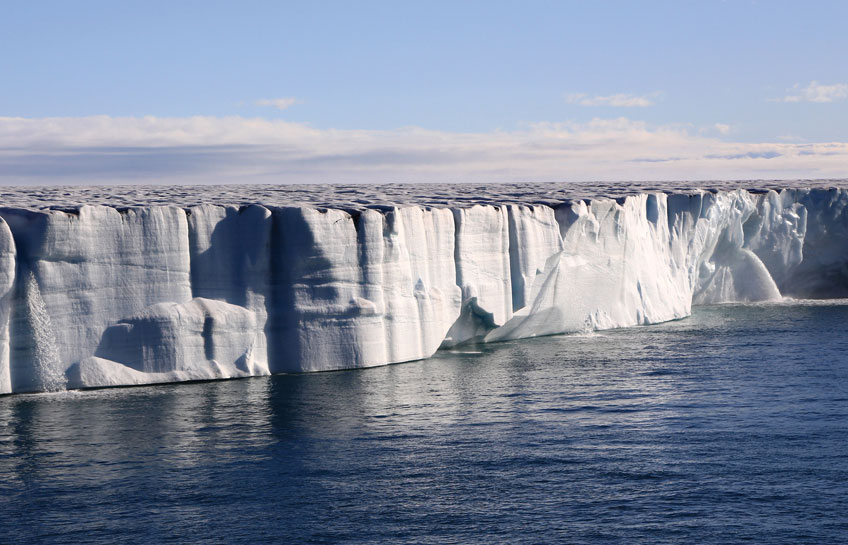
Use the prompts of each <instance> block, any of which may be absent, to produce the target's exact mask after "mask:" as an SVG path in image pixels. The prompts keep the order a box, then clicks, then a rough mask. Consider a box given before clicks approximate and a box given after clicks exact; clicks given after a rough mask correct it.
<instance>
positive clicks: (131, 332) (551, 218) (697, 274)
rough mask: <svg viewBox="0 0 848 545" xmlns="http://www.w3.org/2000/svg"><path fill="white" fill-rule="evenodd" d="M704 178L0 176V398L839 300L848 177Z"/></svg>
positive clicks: (404, 357) (426, 352)
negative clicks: (326, 180)
mask: <svg viewBox="0 0 848 545" xmlns="http://www.w3.org/2000/svg"><path fill="white" fill-rule="evenodd" d="M701 185H704V186H705V187H708V188H709V189H697V188H696V184H653V185H650V186H649V185H646V184H627V185H625V184H620V185H603V186H601V185H587V184H513V185H497V184H495V185H487V186H478V185H453V186H447V185H433V186H404V185H385V186H372V187H364V186H240V187H236V186H233V187H228V188H221V187H217V188H209V187H181V188H155V187H131V188H130V187H126V188H120V187H118V188H114V187H113V188H95V187H88V188H61V189H60V188H41V189H40V190H32V189H26V190H25V189H7V190H6V191H5V193H4V194H3V198H4V201H5V202H4V206H5V207H4V208H2V209H0V218H2V220H0V296H2V299H0V393H17V392H38V391H54V390H60V389H67V388H92V387H106V386H122V385H135V384H149V383H163V382H179V381H189V380H207V379H221V378H234V377H246V376H255V375H267V374H272V373H280V372H309V371H327V370H335V369H348V368H358V367H370V366H378V365H385V364H389V363H398V362H407V361H413V360H419V359H423V358H428V357H430V356H432V355H433V354H434V353H435V352H436V350H438V349H439V348H440V347H453V346H457V345H461V344H463V343H488V342H496V341H501V340H509V339H521V338H528V337H535V336H540V335H553V334H560V333H570V332H582V331H589V330H596V329H610V328H618V327H626V326H634V325H646V324H654V323H659V322H664V321H668V320H674V319H679V318H683V317H685V316H688V315H689V314H690V312H691V309H692V305H698V304H713V303H723V302H757V301H772V300H781V299H783V298H841V297H846V296H848V212H846V205H848V181H832V180H831V181H819V182H816V181H798V182H759V183H758V182H747V183H745V184H739V183H736V184H731V183H727V182H725V183H715V184H701ZM742 186H744V187H745V188H746V189H740V188H739V187H742ZM163 203H170V204H167V205H165V204H163Z"/></svg>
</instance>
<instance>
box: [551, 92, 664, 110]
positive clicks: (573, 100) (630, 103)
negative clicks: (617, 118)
mask: <svg viewBox="0 0 848 545" xmlns="http://www.w3.org/2000/svg"><path fill="white" fill-rule="evenodd" d="M661 94H662V93H661V92H659V91H655V92H653V93H650V94H647V95H641V96H640V95H628V94H624V93H618V94H615V95H606V96H600V95H595V96H590V95H588V94H586V93H571V94H568V95H565V101H566V102H567V103H569V104H578V105H580V106H612V107H614V108H646V107H648V106H653V105H654V104H655V103H656V99H658V98H659V97H660V95H661Z"/></svg>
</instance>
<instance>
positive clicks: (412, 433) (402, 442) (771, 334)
mask: <svg viewBox="0 0 848 545" xmlns="http://www.w3.org/2000/svg"><path fill="white" fill-rule="evenodd" d="M847 318H848V306H845V305H832V306H804V307H792V308H786V307H782V306H780V305H775V306H753V307H714V308H705V309H699V311H698V312H697V313H696V315H695V316H693V317H692V318H690V319H687V320H682V321H679V322H674V323H670V324H664V325H662V326H658V327H648V328H635V329H627V330H617V331H608V332H603V333H596V334H591V335H576V336H562V337H549V338H541V339H531V340H526V341H517V342H506V343H502V344H498V345H487V346H478V347H467V348H464V349H462V350H459V351H455V352H451V351H446V352H442V353H440V354H438V355H437V356H436V357H435V358H433V359H431V360H428V361H422V362H413V363H407V364H400V365H393V366H387V367H382V368H375V369H368V370H361V371H350V372H334V373H320V374H310V375H290V376H275V377H264V378H257V379H248V380H238V381H224V382H210V383H198V384H182V385H169V386H156V387H144V388H128V389H115V390H99V391H86V392H66V393H60V394H43V395H41V394H39V395H26V396H7V397H3V398H0V513H2V514H3V516H2V517H0V535H15V536H20V540H21V541H37V540H39V539H49V540H50V541H55V542H68V543H72V542H76V541H94V542H97V541H102V542H110V541H114V540H115V539H116V538H121V537H122V538H124V539H130V540H133V541H144V540H147V541H158V540H161V539H162V538H163V537H168V538H171V539H173V540H177V541H180V540H182V541H186V540H187V541H198V540H201V541H202V540H210V541H245V540H250V541H252V542H263V541H264V542H269V543H274V542H280V541H289V542H302V541H309V540H313V541H319V542H320V541H329V542H332V541H357V540H360V541H362V540H365V541H369V542H386V543H395V542H403V541H412V542H426V541H436V542H440V541H451V540H453V541H460V542H475V541H476V542H487V541H488V542H491V541H511V542H522V541H526V542H539V541H550V540H551V539H556V536H563V538H564V539H565V538H566V537H568V540H569V541H581V540H583V541H587V542H592V541H593V539H594V541H598V540H601V541H602V540H604V539H610V540H616V539H618V540H620V539H624V540H625V541H627V540H631V541H632V540H633V539H638V538H640V537H644V536H646V535H652V536H653V537H659V538H662V536H666V537H667V538H668V539H672V538H675V537H676V538H677V539H678V540H679V539H680V537H681V536H687V537H688V538H689V539H688V540H689V541H697V542H703V543H708V542H711V541H712V542H721V541H727V540H728V539H730V540H734V539H737V538H739V536H740V535H743V534H745V535H749V536H751V537H757V538H760V540H762V538H763V537H764V536H765V537H766V538H768V537H769V536H770V537H771V538H775V537H776V536H782V535H786V536H789V537H791V536H793V535H795V537H799V536H801V537H802V536H803V535H808V534H804V533H803V532H804V531H807V532H809V531H811V528H810V527H809V526H808V527H807V528H806V530H804V526H803V524H802V525H799V524H798V522H799V520H800V519H799V518H798V516H793V515H792V514H791V513H793V512H795V513H798V512H799V511H798V509H800V510H801V512H803V513H804V517H806V518H804V519H803V520H818V521H822V520H823V521H826V522H827V524H830V525H831V526H830V527H831V528H834V529H835V530H834V531H836V529H840V528H841V527H840V526H839V524H841V523H840V522H839V518H838V517H837V516H836V513H837V512H838V508H839V506H840V505H842V507H845V505H844V503H845V502H844V500H843V499H842V498H843V497H845V492H846V490H845V486H844V482H845V479H844V476H845V471H848V457H847V456H848V455H846V454H845V453H846V452H848V448H846V447H848V430H847V429H846V426H845V424H844V422H846V421H848V409H846V403H845V401H846V399H848V394H846V387H848V362H846V357H845V356H844V354H845V353H848V352H846V349H848V340H845V339H843V336H842V335H841V332H842V330H843V329H844V323H845V321H846V319H847ZM799 491H801V492H799ZM790 506H792V508H793V509H796V511H792V510H791V509H789V507H790ZM564 514H566V515H567V516H564ZM528 521H532V524H529V525H528ZM763 521H769V523H768V524H769V525H768V526H765V525H764V523H763ZM605 525H607V526H605ZM733 525H736V526H733ZM821 527H822V526H821V524H819V525H818V526H817V528H818V530H817V531H820V529H821ZM698 528H700V529H701V530H700V533H699V531H696V530H695V529H698ZM728 528H736V530H734V531H735V532H736V533H733V531H731V530H729V529H728ZM740 528H742V529H741V530H740ZM798 528H801V529H800V530H799V529H798ZM593 532H594V533H593ZM646 532H647V533H646ZM651 532H653V533H651ZM663 532H666V533H663ZM740 532H741V533H740ZM746 532H747V534H746ZM792 532H796V533H795V534H793V533H792ZM593 535H594V536H595V538H592V539H590V538H591V536H593ZM822 535H824V537H827V535H828V534H826V533H825V534H821V532H820V534H819V537H821V536H822ZM577 538H580V539H577ZM722 538H724V539H722ZM672 540H673V539H672ZM766 540H767V541H779V540H777V539H766ZM653 541H662V539H655V540H653ZM825 541H826V540H825Z"/></svg>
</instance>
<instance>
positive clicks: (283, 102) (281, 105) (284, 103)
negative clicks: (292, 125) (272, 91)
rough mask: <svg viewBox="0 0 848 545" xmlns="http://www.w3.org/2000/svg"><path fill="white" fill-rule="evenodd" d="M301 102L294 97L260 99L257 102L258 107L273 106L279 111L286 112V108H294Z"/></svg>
mask: <svg viewBox="0 0 848 545" xmlns="http://www.w3.org/2000/svg"><path fill="white" fill-rule="evenodd" d="M298 102H299V101H298V100H297V99H296V98H292V97H282V98H260V99H259V100H257V101H256V102H255V104H256V105H257V106H273V107H274V108H276V109H278V110H285V109H286V108H290V107H291V106H294V105H295V104H297V103H298Z"/></svg>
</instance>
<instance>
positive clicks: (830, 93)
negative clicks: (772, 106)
mask: <svg viewBox="0 0 848 545" xmlns="http://www.w3.org/2000/svg"><path fill="white" fill-rule="evenodd" d="M787 92H789V93H791V94H788V95H786V96H785V97H783V98H780V99H776V101H777V102H834V101H837V100H843V99H846V98H848V83H834V84H833V85H822V84H820V83H819V82H817V81H811V82H810V83H809V85H807V86H806V87H801V85H800V84H798V83H796V84H795V85H793V86H792V88H791V89H787Z"/></svg>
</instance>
